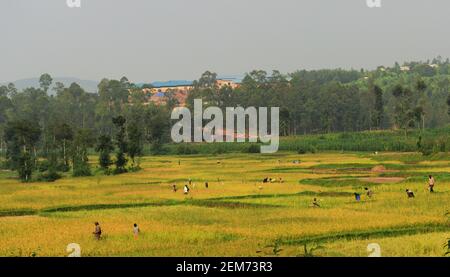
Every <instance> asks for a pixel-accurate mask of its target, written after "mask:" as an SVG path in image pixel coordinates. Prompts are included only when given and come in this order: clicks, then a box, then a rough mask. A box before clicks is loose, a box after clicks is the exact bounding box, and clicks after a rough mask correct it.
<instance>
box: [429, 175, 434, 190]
mask: <svg viewBox="0 0 450 277" xmlns="http://www.w3.org/2000/svg"><path fill="white" fill-rule="evenodd" d="M434 183H435V181H434V177H433V176H432V175H429V176H428V188H429V189H430V192H434V190H433V188H434Z"/></svg>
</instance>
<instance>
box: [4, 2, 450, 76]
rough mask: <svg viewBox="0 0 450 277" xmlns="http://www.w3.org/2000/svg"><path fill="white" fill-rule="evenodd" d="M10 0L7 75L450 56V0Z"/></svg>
mask: <svg viewBox="0 0 450 277" xmlns="http://www.w3.org/2000/svg"><path fill="white" fill-rule="evenodd" d="M381 2H382V7H381V8H372V9H371V8H368V7H367V5H366V0H81V8H72V9H71V8H68V7H67V5H66V0H0V82H7V81H15V80H17V79H22V78H30V77H38V76H39V75H40V74H41V73H44V72H48V73H50V74H51V75H53V76H55V77H61V76H68V77H78V78H82V79H90V80H96V81H98V80H100V79H101V78H103V77H107V78H120V77H121V76H123V75H125V76H127V77H128V78H129V79H130V80H131V81H133V82H150V81H157V80H173V79H188V80H191V79H196V78H198V77H199V75H200V74H201V73H202V72H204V71H205V70H212V71H215V72H217V73H218V74H220V75H239V74H243V73H245V72H249V71H251V70H252V69H265V70H268V71H270V70H272V69H278V70H280V71H281V72H292V71H295V70H297V69H317V68H336V67H342V68H355V69H360V68H361V67H364V68H369V69H370V68H374V67H376V66H377V65H392V64H393V63H394V62H395V61H398V62H400V63H401V62H404V61H409V60H426V59H428V58H430V59H431V58H433V57H435V56H437V55H441V56H442V57H444V58H446V57H450V35H449V34H450V32H449V26H450V16H448V12H449V11H450V1H449V0H381Z"/></svg>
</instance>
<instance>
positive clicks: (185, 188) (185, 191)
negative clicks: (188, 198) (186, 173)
mask: <svg viewBox="0 0 450 277" xmlns="http://www.w3.org/2000/svg"><path fill="white" fill-rule="evenodd" d="M183 191H184V194H185V195H187V194H189V187H188V185H184V189H183Z"/></svg>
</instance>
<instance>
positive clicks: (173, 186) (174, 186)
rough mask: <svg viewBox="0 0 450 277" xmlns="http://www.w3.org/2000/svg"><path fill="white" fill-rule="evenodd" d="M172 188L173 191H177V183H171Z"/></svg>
mask: <svg viewBox="0 0 450 277" xmlns="http://www.w3.org/2000/svg"><path fill="white" fill-rule="evenodd" d="M172 190H173V192H177V190H178V189H177V185H175V184H173V185H172Z"/></svg>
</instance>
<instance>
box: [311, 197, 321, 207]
mask: <svg viewBox="0 0 450 277" xmlns="http://www.w3.org/2000/svg"><path fill="white" fill-rule="evenodd" d="M312 207H313V208H320V205H319V202H318V201H317V198H314V200H313V202H312Z"/></svg>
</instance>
